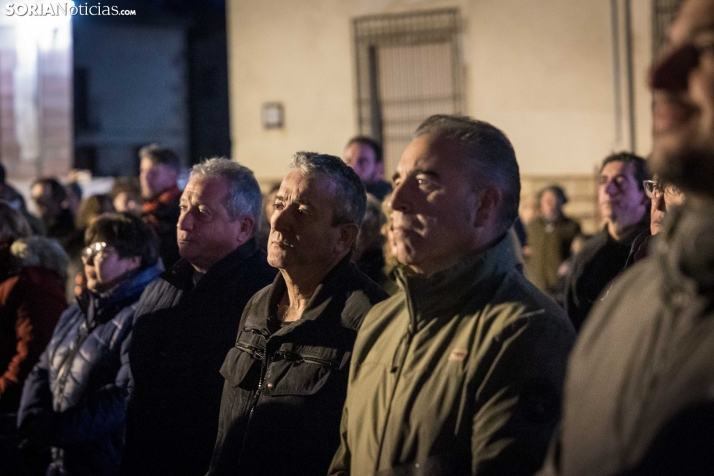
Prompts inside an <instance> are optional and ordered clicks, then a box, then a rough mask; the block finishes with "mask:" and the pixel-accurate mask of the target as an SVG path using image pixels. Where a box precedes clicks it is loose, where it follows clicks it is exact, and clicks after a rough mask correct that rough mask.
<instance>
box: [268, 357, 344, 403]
mask: <svg viewBox="0 0 714 476" xmlns="http://www.w3.org/2000/svg"><path fill="white" fill-rule="evenodd" d="M339 366H340V362H339V361H335V360H331V359H325V358H322V357H317V356H311V355H301V354H295V353H289V352H286V353H279V354H278V355H276V358H275V359H274V360H273V362H272V363H271V364H270V367H269V369H268V374H267V375H266V384H265V386H264V388H265V393H266V394H268V395H271V396H274V397H277V396H288V395H295V396H300V395H314V394H316V393H317V392H318V391H319V390H320V389H321V388H323V387H324V386H325V384H327V382H328V381H330V380H331V379H330V376H331V375H332V374H333V373H334V372H339V370H338V369H339Z"/></svg>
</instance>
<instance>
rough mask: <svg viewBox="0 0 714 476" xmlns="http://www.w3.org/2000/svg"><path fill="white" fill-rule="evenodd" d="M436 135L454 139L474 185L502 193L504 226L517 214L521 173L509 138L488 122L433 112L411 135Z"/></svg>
mask: <svg viewBox="0 0 714 476" xmlns="http://www.w3.org/2000/svg"><path fill="white" fill-rule="evenodd" d="M427 134H429V135H436V136H442V137H446V138H448V139H451V140H453V141H456V142H458V143H459V145H460V150H461V154H462V157H463V159H464V162H465V164H466V165H467V167H468V172H469V173H470V174H471V178H472V180H473V182H474V185H475V186H476V187H483V186H485V185H496V186H497V187H498V188H499V189H500V190H501V193H502V194H503V203H502V204H501V213H500V215H501V216H500V222H501V225H502V226H503V230H504V231H505V230H507V229H508V228H510V227H511V225H512V224H513V221H514V220H515V219H516V217H517V216H518V204H519V203H520V200H521V176H520V172H519V169H518V162H517V161H516V153H515V151H514V150H513V145H511V141H509V140H508V137H506V134H504V133H503V132H502V131H501V130H500V129H498V128H497V127H494V126H493V125H491V124H489V123H488V122H484V121H479V120H476V119H472V118H470V117H465V116H452V115H446V114H436V115H433V116H431V117H429V118H427V119H426V120H425V121H424V122H422V123H421V124H420V125H419V127H417V130H416V132H415V133H414V136H415V137H419V136H423V135H427Z"/></svg>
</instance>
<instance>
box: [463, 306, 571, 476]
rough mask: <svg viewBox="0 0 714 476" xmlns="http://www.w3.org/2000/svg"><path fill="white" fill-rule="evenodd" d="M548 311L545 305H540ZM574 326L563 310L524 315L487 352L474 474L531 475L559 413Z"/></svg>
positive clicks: (476, 417) (475, 425)
mask: <svg viewBox="0 0 714 476" xmlns="http://www.w3.org/2000/svg"><path fill="white" fill-rule="evenodd" d="M536 312H537V313H543V314H545V311H543V310H541V311H536ZM573 341H574V332H573V330H572V327H571V326H570V325H569V323H568V322H567V320H566V318H565V317H564V316H562V317H560V316H554V317H550V316H546V315H542V316H537V315H536V316H531V317H530V318H524V317H521V318H519V319H518V320H516V321H515V322H513V323H512V324H511V325H509V326H507V327H506V328H505V330H504V331H502V332H501V334H500V335H498V336H496V338H494V339H493V341H492V343H491V344H490V346H489V348H488V349H487V353H486V354H484V359H486V360H487V361H490V362H484V363H485V364H486V365H481V366H480V367H482V369H481V370H479V372H480V373H481V375H476V378H475V379H474V382H475V384H476V385H478V388H477V391H476V397H475V400H476V401H475V409H474V417H473V422H472V424H473V426H472V437H471V452H472V468H471V470H472V474H474V475H479V476H490V475H494V476H495V475H504V474H508V475H509V476H519V475H532V474H534V473H535V472H536V471H537V470H538V469H539V468H540V467H541V465H542V464H543V459H544V456H545V453H546V450H547V448H548V443H549V441H550V438H551V436H552V434H553V431H554V430H555V427H556V424H557V422H558V420H559V417H560V407H561V400H562V389H563V383H564V379H565V369H566V362H567V358H568V353H569V352H570V349H571V347H572V345H573Z"/></svg>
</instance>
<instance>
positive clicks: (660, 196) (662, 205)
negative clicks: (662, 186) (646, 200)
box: [652, 192, 667, 212]
mask: <svg viewBox="0 0 714 476" xmlns="http://www.w3.org/2000/svg"><path fill="white" fill-rule="evenodd" d="M652 202H653V203H654V209H655V210H659V211H661V212H666V211H667V203H666V202H665V201H664V193H662V192H659V193H655V194H654V196H653V197H652Z"/></svg>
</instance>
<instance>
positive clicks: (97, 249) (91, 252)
mask: <svg viewBox="0 0 714 476" xmlns="http://www.w3.org/2000/svg"><path fill="white" fill-rule="evenodd" d="M113 249H114V248H112V247H111V246H109V245H107V244H106V242H104V241H98V242H96V243H93V244H91V245H89V246H87V247H86V248H85V249H83V250H82V261H83V262H84V263H86V262H87V261H89V260H90V258H91V259H92V260H95V259H97V258H99V257H101V258H102V259H103V258H104V256H105V255H106V254H107V253H108V252H109V251H111V250H113Z"/></svg>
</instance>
